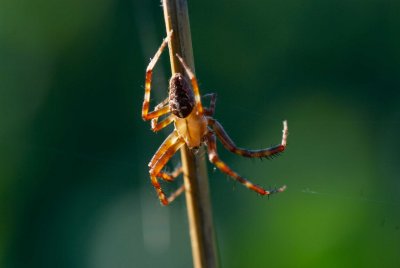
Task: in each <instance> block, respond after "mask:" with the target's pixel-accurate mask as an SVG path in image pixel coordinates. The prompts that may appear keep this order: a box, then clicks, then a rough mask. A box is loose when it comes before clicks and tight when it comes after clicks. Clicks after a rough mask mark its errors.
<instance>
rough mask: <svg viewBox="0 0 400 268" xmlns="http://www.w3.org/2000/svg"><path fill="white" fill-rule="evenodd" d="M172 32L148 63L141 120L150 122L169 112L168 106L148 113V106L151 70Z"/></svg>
mask: <svg viewBox="0 0 400 268" xmlns="http://www.w3.org/2000/svg"><path fill="white" fill-rule="evenodd" d="M171 35H172V31H170V32H169V33H168V35H167V37H166V38H165V39H164V41H163V42H162V44H161V46H160V48H159V49H158V50H157V52H156V54H155V55H154V58H153V59H152V60H151V61H150V63H149V65H148V66H147V69H146V82H145V86H144V101H143V106H142V118H143V120H150V119H153V118H156V117H159V116H161V115H164V114H166V113H168V112H169V106H164V107H163V108H161V109H158V110H157V109H155V110H154V111H151V112H149V106H150V91H151V77H152V75H153V68H154V66H155V65H156V63H157V61H158V59H159V58H160V55H161V53H162V52H163V50H164V48H165V47H166V46H167V44H168V41H169V39H170V38H171Z"/></svg>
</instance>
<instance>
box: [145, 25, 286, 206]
mask: <svg viewBox="0 0 400 268" xmlns="http://www.w3.org/2000/svg"><path fill="white" fill-rule="evenodd" d="M171 35H172V31H171V32H170V33H169V34H168V35H167V37H166V38H165V39H164V41H163V43H162V44H161V46H160V48H159V49H158V50H157V52H156V54H155V55H154V58H153V59H152V60H151V61H150V63H149V65H148V66H147V69H146V84H145V93H144V101H143V108H142V118H143V120H151V129H152V130H153V131H154V132H157V131H159V130H161V129H162V128H164V127H166V126H167V125H169V124H170V123H172V122H174V125H175V129H174V131H173V132H172V133H171V134H170V135H169V136H168V137H167V138H166V139H165V141H164V142H163V143H162V144H161V146H160V148H158V150H157V152H156V153H155V154H154V156H153V158H152V159H151V161H150V163H149V168H150V171H149V173H150V179H151V183H152V184H153V186H154V188H155V189H156V191H157V194H158V197H159V198H160V201H161V203H162V204H163V205H168V204H169V203H170V202H172V201H173V200H174V199H175V198H176V197H177V196H178V195H179V194H181V193H182V192H183V191H184V185H182V186H181V187H180V188H179V189H178V190H177V191H176V192H175V193H173V194H172V195H171V196H170V197H166V195H165V193H164V191H163V190H162V189H161V186H160V183H159V182H158V180H157V178H161V179H163V180H165V181H168V182H170V181H173V180H174V179H175V178H176V177H177V176H179V175H180V174H181V173H182V167H179V168H177V169H176V170H175V171H174V172H172V173H167V172H163V171H162V169H163V168H164V166H165V165H166V164H167V162H168V161H169V160H170V159H171V157H172V156H173V155H174V154H175V153H176V152H177V151H178V149H179V148H181V146H183V145H184V144H186V145H187V146H188V147H189V149H191V150H192V151H194V152H196V151H197V149H198V148H199V147H200V145H201V144H202V143H205V144H206V146H207V150H208V158H209V160H210V161H211V163H213V164H214V165H215V166H216V167H217V168H219V169H220V170H221V171H222V172H223V173H225V174H227V175H229V176H230V177H232V178H233V179H234V180H236V181H238V182H240V183H242V184H243V185H244V186H246V187H247V188H249V189H250V190H253V191H255V192H257V193H259V194H261V195H269V194H273V193H276V192H282V191H284V190H285V188H286V186H282V187H281V188H278V189H275V190H271V191H267V190H264V189H263V188H261V187H260V186H257V185H255V184H253V183H251V182H250V181H248V180H247V179H245V178H243V177H241V176H240V175H239V174H237V173H236V172H234V171H233V170H232V169H230V168H229V167H228V166H227V165H226V164H225V163H224V162H222V161H221V160H220V159H219V157H218V154H217V146H216V137H218V138H219V139H220V141H221V143H222V145H223V146H224V147H225V148H226V149H228V150H229V151H231V152H233V153H235V154H238V155H241V156H244V157H259V158H262V157H266V158H268V157H271V156H273V155H276V154H279V153H281V152H283V151H284V150H285V148H286V138H287V134H288V128H287V123H286V121H284V122H283V135H282V142H281V144H279V145H276V146H273V147H270V148H266V149H261V150H246V149H242V148H239V147H237V146H236V145H235V144H234V143H233V141H232V140H231V139H230V138H229V136H228V134H227V133H226V132H225V130H224V129H223V127H222V125H221V124H220V123H219V122H218V121H217V120H215V119H214V118H213V117H212V116H213V115H214V110H215V101H216V95H215V94H207V95H205V96H209V97H211V100H210V106H209V107H208V108H205V107H203V106H202V104H201V98H200V93H199V87H198V84H197V80H196V77H195V76H194V74H193V72H192V71H191V70H190V68H189V67H188V66H187V64H186V63H185V62H184V60H183V59H182V58H181V57H180V56H179V55H178V54H177V55H176V57H178V59H179V61H180V63H181V64H182V66H183V68H184V69H185V71H186V74H187V76H188V77H189V79H190V83H189V81H188V80H187V78H186V77H185V76H184V75H183V74H181V73H176V74H174V75H173V76H172V77H171V79H170V81H169V94H168V98H166V99H165V100H164V101H163V102H162V103H160V104H159V105H157V106H156V107H155V109H154V111H150V112H149V105H150V89H151V77H152V73H153V68H154V66H155V64H156V63H157V61H158V59H159V57H160V55H161V53H162V52H163V50H164V48H165V47H166V45H167V43H168V41H169V39H170V37H171ZM163 115H166V117H165V118H164V119H163V120H162V121H160V122H158V119H159V118H160V117H161V116H163Z"/></svg>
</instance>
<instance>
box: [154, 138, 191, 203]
mask: <svg viewBox="0 0 400 268" xmlns="http://www.w3.org/2000/svg"><path fill="white" fill-rule="evenodd" d="M173 134H175V131H174V132H173V133H172V134H171V135H169V136H168V137H167V139H166V140H165V141H164V143H163V144H162V145H161V146H160V148H159V149H158V150H157V152H156V153H155V155H154V156H153V158H152V159H151V161H150V163H149V167H150V171H149V173H150V179H151V183H152V184H153V186H154V188H155V189H156V192H157V194H158V198H159V199H160V201H161V203H162V204H163V205H165V206H166V205H168V203H169V201H168V198H167V197H166V195H165V193H164V191H163V190H162V189H161V185H160V183H159V182H158V180H157V177H159V178H162V179H163V177H162V172H161V170H162V169H163V168H164V166H165V165H166V164H167V162H168V161H169V160H170V159H171V157H172V156H173V155H174V154H175V153H176V152H177V151H178V150H179V148H180V147H181V146H182V145H184V144H185V142H184V140H182V139H180V138H179V137H178V138H175V137H176V134H175V135H173ZM160 173H161V174H160ZM164 174H165V173H164Z"/></svg>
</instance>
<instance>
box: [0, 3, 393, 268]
mask: <svg viewBox="0 0 400 268" xmlns="http://www.w3.org/2000/svg"><path fill="white" fill-rule="evenodd" d="M0 5H1V7H0V111H1V112H0V209H1V214H0V266H1V267H7V268H13V267H74V268H79V267H85V268H86V267H96V268H102V267H161V266H162V267H191V265H192V260H191V249H190V241H189V234H188V227H187V218H186V211H185V203H184V198H180V199H179V200H177V201H176V202H175V203H173V204H172V205H171V206H170V207H167V208H164V207H161V206H160V205H159V201H158V199H157V197H156V194H155V191H154V190H153V188H152V186H151V184H150V181H149V178H148V168H147V163H148V161H149V160H150V158H151V157H152V155H153V153H154V152H155V151H156V149H157V148H158V146H159V145H160V144H161V142H162V141H163V139H164V138H165V137H166V135H167V134H168V133H169V132H170V131H171V128H169V129H168V130H166V131H164V132H162V133H158V134H155V133H152V132H151V131H150V124H149V122H143V121H142V119H141V116H140V113H141V105H142V100H143V92H144V90H143V85H144V71H145V68H146V65H147V64H148V62H149V58H150V57H152V56H153V55H154V52H155V51H156V49H157V47H158V46H159V44H160V42H161V40H162V38H163V37H164V36H165V28H164V24H163V14H162V8H161V7H160V1H141V0H129V1H126V0H97V1H80V0H70V1H51V0H38V1H28V0H25V1H24V0H23V1H14V0H1V1H0ZM189 11H190V20H191V30H192V39H193V48H194V56H195V62H196V72H197V76H198V78H199V82H200V86H201V91H202V93H203V94H204V93H210V92H217V93H218V97H219V98H218V100H217V110H216V118H217V119H218V120H219V121H220V122H221V123H222V124H223V125H224V127H225V128H226V130H227V131H228V132H229V133H230V135H231V137H232V138H233V139H234V140H235V142H236V143H237V144H238V145H240V146H243V147H248V148H260V147H265V146H270V145H273V144H276V143H278V142H279V141H280V138H281V128H282V120H283V119H287V120H288V122H289V131H290V136H289V142H288V145H289V146H288V150H287V152H285V153H284V154H283V155H282V156H281V157H279V158H277V159H274V160H271V161H269V160H265V161H259V160H253V161H252V160H249V159H243V158H240V157H238V156H235V155H232V154H230V153H228V152H226V151H225V150H224V149H223V148H222V146H219V148H220V154H221V157H222V158H223V159H224V160H225V161H226V162H227V163H229V164H230V165H231V166H232V167H234V169H235V170H237V171H238V172H239V173H240V174H242V175H244V176H245V177H247V178H249V179H251V180H252V181H254V182H256V183H258V184H260V185H264V186H265V187H267V188H268V187H274V186H280V185H283V184H286V185H287V186H288V189H287V191H286V192H285V193H283V194H280V195H276V196H273V197H271V198H270V199H268V198H263V197H260V196H258V195H256V194H254V193H253V192H250V191H248V190H247V189H245V188H244V187H242V186H241V185H238V184H235V183H234V182H233V181H232V180H230V179H229V178H227V177H226V176H225V175H222V174H221V173H220V172H219V171H215V172H214V171H213V167H212V166H211V165H209V177H210V188H211V197H212V203H213V204H212V205H213V215H214V221H215V226H216V232H217V240H218V245H219V255H220V261H221V267H400V213H399V211H400V197H399V195H400V180H399V172H400V163H399V156H398V153H399V149H400V141H399V136H400V93H399V89H400V42H399V26H400V16H399V11H400V2H399V1H391V0H368V1H333V0H330V1H316V0H304V1H298V0H285V1H261V0H258V1H257V0H241V1H228V0H223V1H212V0H205V1H195V0H193V1H189ZM154 75H155V78H154V87H153V88H154V91H153V92H154V94H153V95H152V96H153V101H154V102H153V103H156V102H157V101H159V100H161V99H162V98H163V97H165V96H166V94H167V81H168V78H169V76H170V71H169V62H168V57H167V53H165V55H164V56H163V58H162V61H161V62H160V63H159V65H157V68H156V70H155V74H154ZM178 164H179V158H176V159H174V160H173V161H171V165H170V166H169V168H170V169H172V168H173V167H174V166H176V165H178ZM179 183H180V182H178V183H177V184H173V185H167V186H166V187H167V188H168V189H170V190H171V189H173V188H174V185H175V187H176V186H177V185H179Z"/></svg>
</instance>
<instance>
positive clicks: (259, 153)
mask: <svg viewBox="0 0 400 268" xmlns="http://www.w3.org/2000/svg"><path fill="white" fill-rule="evenodd" d="M208 124H209V125H210V126H211V127H212V128H213V130H214V131H215V133H216V134H217V136H218V138H219V140H220V141H221V143H222V144H223V145H224V147H225V148H226V149H227V150H229V151H231V152H232V153H235V154H238V155H241V156H244V157H250V158H254V157H259V158H261V157H267V158H268V157H271V156H274V155H276V154H279V153H281V152H283V151H284V150H285V149H286V140H287V135H288V127H287V122H286V121H283V131H282V132H283V134H282V142H281V144H278V145H276V146H273V147H270V148H266V149H260V150H247V149H242V148H239V147H237V146H236V145H235V143H234V142H233V141H232V140H231V138H230V137H229V136H228V134H227V133H226V132H225V130H224V128H223V127H222V125H221V124H220V123H219V122H218V121H217V120H215V119H213V118H210V117H209V118H208Z"/></svg>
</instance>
